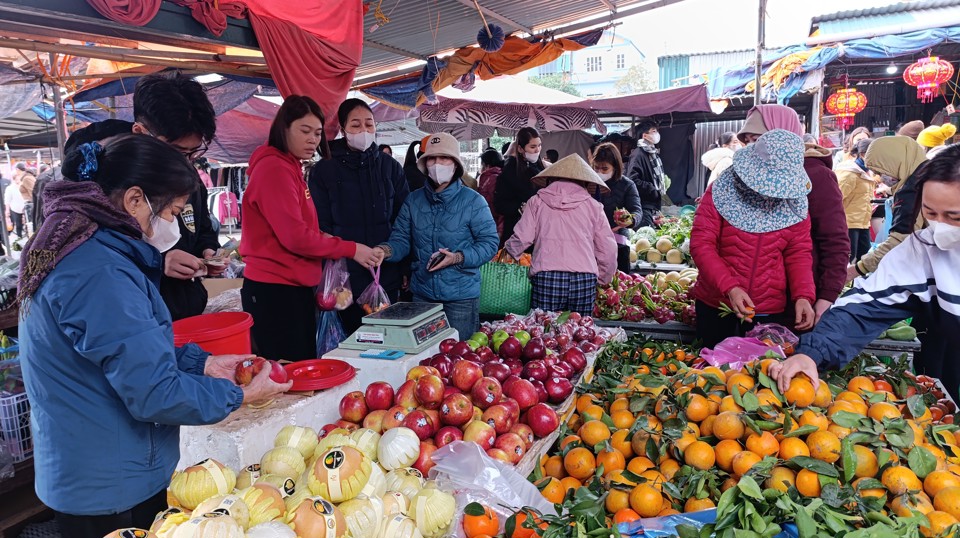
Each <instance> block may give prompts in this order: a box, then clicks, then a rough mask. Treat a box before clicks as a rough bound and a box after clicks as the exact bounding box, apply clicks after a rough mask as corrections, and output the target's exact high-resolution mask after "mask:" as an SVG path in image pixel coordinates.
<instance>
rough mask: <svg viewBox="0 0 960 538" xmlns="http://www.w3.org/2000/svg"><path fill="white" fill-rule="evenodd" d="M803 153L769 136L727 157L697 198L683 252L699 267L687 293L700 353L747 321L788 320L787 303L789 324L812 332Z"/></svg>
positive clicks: (786, 135) (790, 141)
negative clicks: (693, 303)
mask: <svg viewBox="0 0 960 538" xmlns="http://www.w3.org/2000/svg"><path fill="white" fill-rule="evenodd" d="M803 151H804V147H803V141H802V140H801V139H800V137H799V136H797V135H795V134H793V133H790V132H787V131H784V130H782V129H777V130H773V131H769V132H768V133H766V134H764V135H763V136H761V137H760V138H759V139H758V140H757V141H756V143H754V144H751V145H749V146H747V147H746V148H744V149H741V150H740V151H738V152H737V153H736V154H734V157H733V164H732V165H731V166H730V167H729V168H727V169H726V170H724V171H723V173H722V174H720V177H718V178H717V180H716V181H714V182H713V184H711V185H710V186H709V187H708V188H707V192H706V193H704V195H703V200H701V202H700V206H699V207H698V208H697V214H696V217H694V220H693V230H692V232H691V234H690V254H691V255H692V256H693V261H694V262H696V264H697V267H699V268H700V279H699V280H698V281H697V284H696V285H695V286H694V287H693V289H692V292H691V293H692V295H693V297H694V298H695V299H696V309H697V336H698V337H699V338H700V339H701V340H702V341H703V345H704V346H705V347H709V348H712V347H714V346H716V345H717V344H718V343H719V342H721V341H722V340H724V339H725V338H727V337H730V336H742V335H743V334H744V332H746V331H747V330H749V327H750V323H751V322H753V321H760V320H761V319H763V318H767V319H768V320H769V321H778V322H779V321H780V319H778V318H780V317H781V316H787V315H789V314H787V313H785V312H784V311H785V310H786V309H787V306H788V305H789V304H790V300H791V298H792V299H793V301H795V302H796V307H795V311H796V312H795V314H796V315H795V317H794V316H790V321H791V322H795V323H796V326H797V328H799V329H803V330H805V329H809V328H811V327H813V323H814V311H813V302H814V298H815V297H816V289H815V287H814V283H813V270H812V266H813V258H812V253H811V252H812V250H813V242H812V241H811V239H810V218H809V217H808V214H807V193H809V192H810V180H809V179H808V178H807V175H806V173H805V172H804V170H803ZM788 286H789V288H788ZM725 309H730V310H733V313H734V314H735V316H734V315H725V313H724V312H723V310H725ZM755 317H757V318H759V319H755Z"/></svg>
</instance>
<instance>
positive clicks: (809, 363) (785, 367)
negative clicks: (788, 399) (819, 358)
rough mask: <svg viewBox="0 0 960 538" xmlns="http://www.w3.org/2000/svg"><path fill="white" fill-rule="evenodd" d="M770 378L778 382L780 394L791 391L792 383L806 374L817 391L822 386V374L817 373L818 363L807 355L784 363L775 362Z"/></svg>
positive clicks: (771, 366)
mask: <svg viewBox="0 0 960 538" xmlns="http://www.w3.org/2000/svg"><path fill="white" fill-rule="evenodd" d="M768 373H769V374H770V378H771V379H773V380H774V381H776V382H777V388H779V389H780V392H787V391H788V390H789V389H790V381H791V380H792V379H793V378H794V377H796V376H797V374H806V376H807V377H809V378H810V382H811V383H813V388H814V390H816V389H817V388H818V387H819V386H820V374H819V373H818V372H817V363H815V362H813V359H811V358H810V357H808V356H807V355H803V354H797V355H794V356H792V357H790V358H789V359H787V360H785V361H783V362H775V363H773V364H771V365H770V368H769V370H768Z"/></svg>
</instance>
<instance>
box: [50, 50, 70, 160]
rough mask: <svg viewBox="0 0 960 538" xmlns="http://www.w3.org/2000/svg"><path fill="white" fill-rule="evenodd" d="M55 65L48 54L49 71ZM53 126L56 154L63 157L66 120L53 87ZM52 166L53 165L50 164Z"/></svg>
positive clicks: (61, 104)
mask: <svg viewBox="0 0 960 538" xmlns="http://www.w3.org/2000/svg"><path fill="white" fill-rule="evenodd" d="M56 65H57V58H56V55H55V54H54V53H52V52H51V53H50V70H51V71H53V69H54V68H55V67H54V66H56ZM53 114H54V121H53V126H54V128H55V129H56V130H57V154H59V155H61V158H62V155H63V145H64V143H65V142H66V140H65V135H66V132H67V118H66V116H65V115H64V113H63V100H62V99H61V98H60V86H57V85H56V84H54V85H53ZM50 164H53V163H50Z"/></svg>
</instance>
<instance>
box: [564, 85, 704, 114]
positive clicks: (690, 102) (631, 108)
mask: <svg viewBox="0 0 960 538" xmlns="http://www.w3.org/2000/svg"><path fill="white" fill-rule="evenodd" d="M570 106H576V107H583V108H588V109H590V110H594V111H597V112H610V113H614V114H630V115H632V116H637V117H641V118H642V117H645V116H654V115H656V114H670V113H671V112H709V111H710V99H709V98H708V97H707V89H706V87H704V86H702V85H701V86H687V87H682V88H672V89H669V90H660V91H655V92H647V93H638V94H634V95H625V96H623V97H611V98H609V99H587V100H585V101H580V102H578V103H572V104H571V105H570Z"/></svg>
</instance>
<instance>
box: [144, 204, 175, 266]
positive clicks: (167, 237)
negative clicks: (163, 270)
mask: <svg viewBox="0 0 960 538" xmlns="http://www.w3.org/2000/svg"><path fill="white" fill-rule="evenodd" d="M144 200H146V197H144ZM147 207H148V208H150V228H151V229H152V230H153V235H151V236H149V237H148V236H147V234H143V240H144V241H146V242H147V243H149V244H151V245H152V246H153V248H155V249H157V250H159V251H160V252H161V253H164V252H166V251H168V250H170V249H171V248H173V246H174V245H176V244H177V243H178V242H179V241H180V223H179V222H177V219H176V217H174V219H173V220H172V221H170V220H167V219H165V218H163V217H161V216H160V215H157V214H156V213H154V212H153V206H152V205H151V204H150V200H147Z"/></svg>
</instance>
